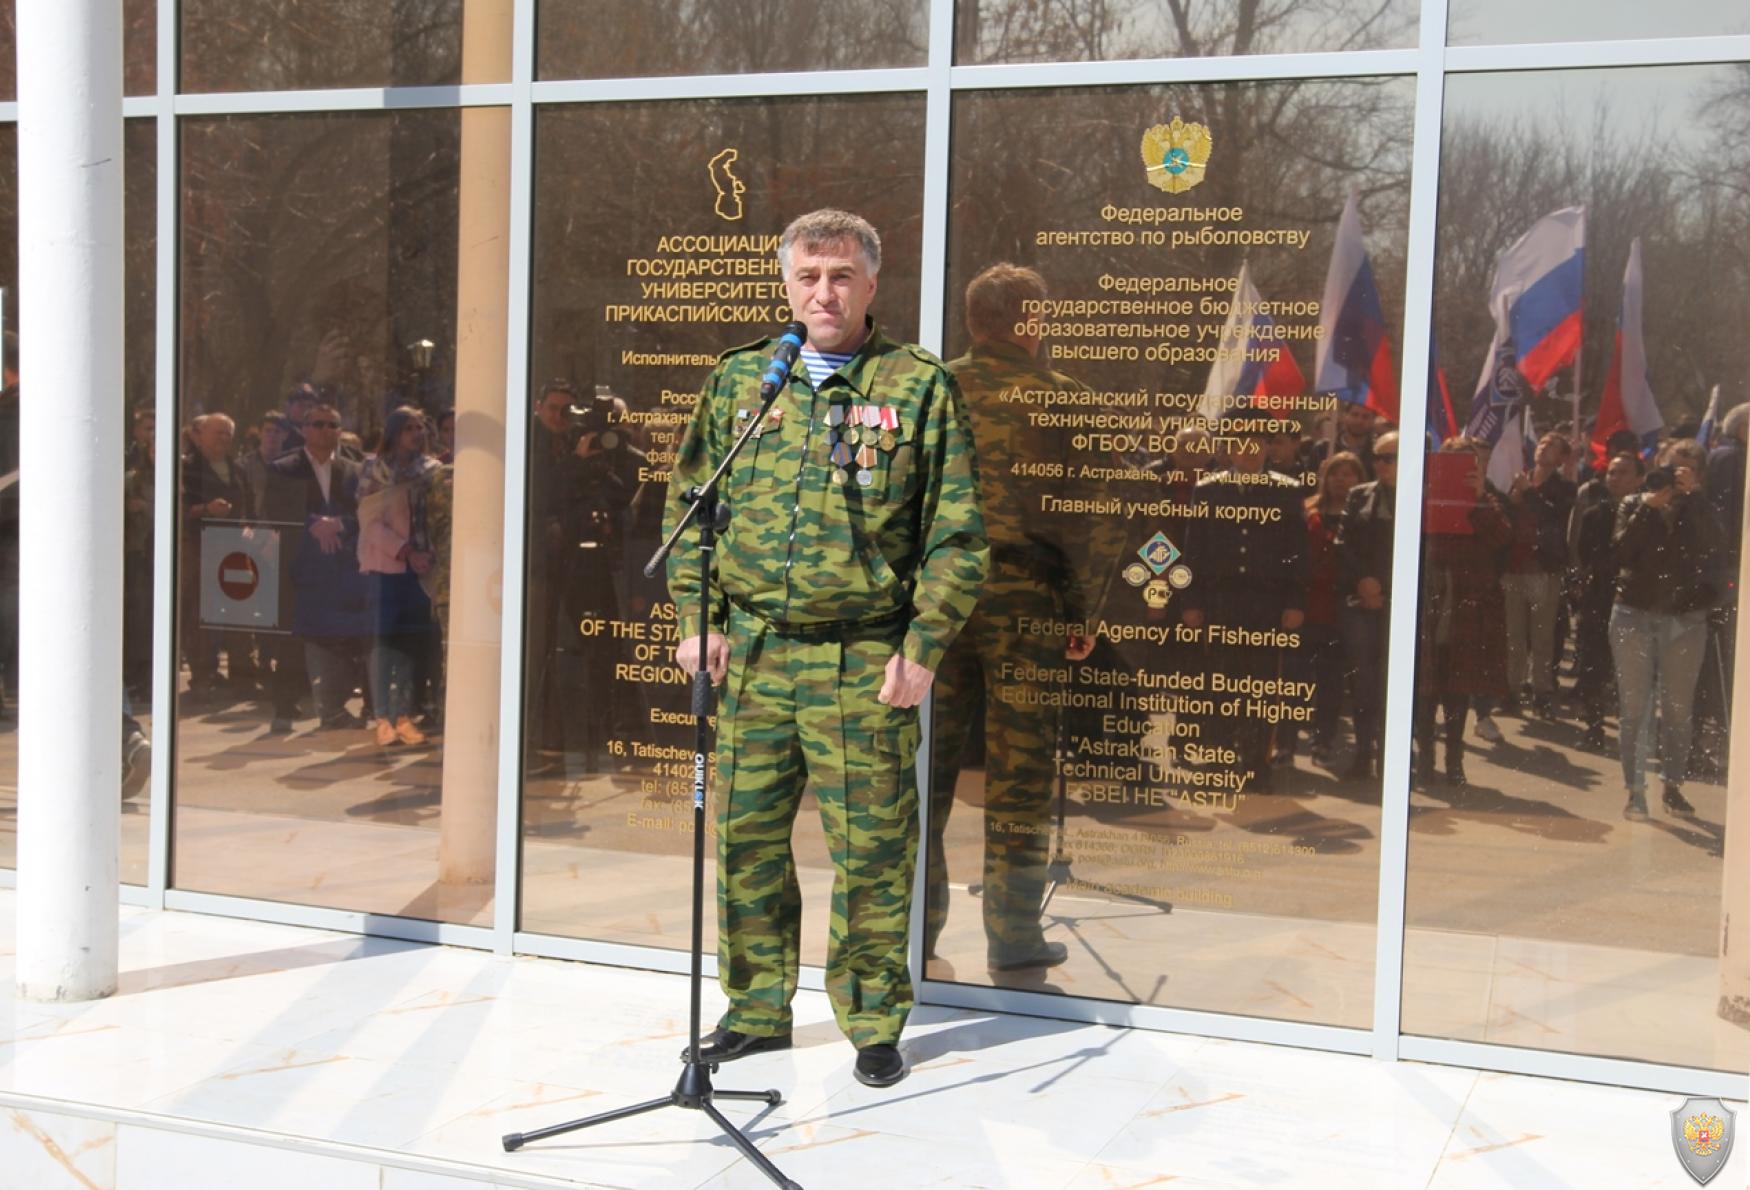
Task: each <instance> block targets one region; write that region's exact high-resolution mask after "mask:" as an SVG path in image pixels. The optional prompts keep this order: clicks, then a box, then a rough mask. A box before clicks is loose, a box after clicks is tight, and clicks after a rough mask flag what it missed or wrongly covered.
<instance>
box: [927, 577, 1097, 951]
mask: <svg viewBox="0 0 1750 1190" xmlns="http://www.w3.org/2000/svg"><path fill="white" fill-rule="evenodd" d="M1059 615H1060V609H1059V601H1058V598H1057V595H1056V593H1055V592H1054V591H1053V590H1052V589H1051V588H1050V587H1048V586H1046V585H1045V584H1044V583H1042V582H1041V581H1039V580H1038V579H1036V578H1034V577H1032V576H1030V575H1028V574H1027V573H1025V572H1024V571H1022V570H1019V569H1017V568H1013V567H1009V566H1004V565H1000V564H993V566H992V567H991V574H990V577H989V578H988V579H987V580H986V582H985V586H984V594H983V596H982V597H981V598H980V599H979V602H978V607H977V609H976V610H974V611H973V613H972V617H971V618H970V619H969V620H967V622H966V625H965V627H963V628H962V629H961V630H960V635H959V636H958V637H956V638H955V640H954V644H953V645H952V646H951V647H950V648H949V650H948V655H947V656H946V657H945V658H943V661H942V665H941V668H940V669H938V670H937V671H936V684H935V690H934V701H933V703H932V706H933V707H934V708H935V710H934V717H933V718H932V720H931V733H930V737H931V768H930V774H931V781H930V849H929V860H928V870H929V884H928V890H929V891H928V894H927V895H926V897H925V900H924V905H925V918H924V921H925V925H924V941H925V943H926V947H925V949H926V953H934V951H935V949H936V941H937V939H938V938H939V937H940V936H941V933H942V927H943V926H944V925H946V924H947V920H948V865H947V859H946V857H945V856H944V855H943V844H944V842H945V837H946V833H947V829H948V816H949V813H950V811H952V810H953V808H954V803H955V797H954V787H955V781H956V778H957V777H958V776H959V773H960V762H961V753H962V752H963V751H964V749H965V744H966V737H967V735H968V734H969V732H970V730H971V727H972V716H973V714H974V713H976V712H977V711H978V710H979V708H980V706H981V705H982V707H983V710H984V747H985V766H984V890H983V901H984V934H985V942H986V945H987V948H988V951H989V958H990V960H991V961H992V962H1003V961H1005V960H1008V959H1014V958H1021V957H1024V956H1027V955H1031V954H1033V953H1034V952H1036V951H1037V950H1038V949H1039V948H1040V946H1041V945H1043V943H1044V937H1043V934H1042V933H1041V928H1042V927H1041V925H1040V921H1039V903H1040V901H1041V900H1042V899H1043V898H1044V894H1045V877H1046V859H1047V856H1048V852H1049V849H1050V841H1051V799H1052V795H1053V793H1054V791H1055V789H1056V768H1055V764H1054V760H1053V753H1054V752H1055V744H1056V739H1057V717H1056V712H1055V710H1054V709H1052V708H1051V707H1049V706H1041V705H1038V703H1039V700H1036V699H1033V698H1029V697H1027V696H1028V695H1035V694H1040V693H1045V692H1047V691H1048V689H1049V687H1050V683H1048V682H1046V681H1045V680H1043V679H1039V678H1035V679H1031V680H1021V679H1019V678H1017V677H1015V676H1014V675H1015V673H1017V672H1020V671H1022V670H1024V669H1031V670H1033V671H1034V672H1038V671H1040V670H1045V669H1062V668H1063V667H1064V666H1065V665H1067V664H1068V663H1067V662H1065V661H1064V658H1063V650H1064V645H1065V643H1066V641H1065V638H1063V637H1060V636H1037V635H1024V634H1022V633H1021V632H1019V631H1017V625H1018V624H1019V622H1020V619H1021V617H1028V618H1031V619H1033V620H1037V621H1048V620H1053V619H1056V618H1058V616H1059ZM1005 665H1006V666H1008V667H1009V668H1010V672H1009V674H1008V675H1007V676H1005V674H1004V667H1005ZM981 694H982V696H983V697H982V698H981V697H980V695H981ZM1017 695H1020V696H1022V697H1016V696H1017Z"/></svg>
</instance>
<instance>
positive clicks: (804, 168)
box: [520, 96, 924, 963]
mask: <svg viewBox="0 0 1750 1190" xmlns="http://www.w3.org/2000/svg"><path fill="white" fill-rule="evenodd" d="M923 113H924V104H923V100H922V98H921V97H918V96H882V97H867V98H861V97H860V98H844V99H785V100H760V101H752V102H748V101H705V102H696V103H694V102H686V103H641V104H625V105H620V104H616V105H611V106H610V105H590V106H587V107H577V108H558V109H554V108H547V109H543V110H542V111H540V112H539V113H538V119H537V123H536V136H537V152H536V161H537V163H538V165H537V173H536V179H535V194H536V207H535V229H534V230H535V258H534V262H535V273H534V323H535V336H534V349H533V351H534V354H533V363H534V375H535V377H537V381H536V387H537V390H540V389H541V388H542V387H543V386H544V385H545V384H546V383H547V382H548V381H550V380H553V379H559V380H562V381H565V382H566V383H568V384H569V385H571V386H572V392H573V394H575V395H573V396H570V397H567V396H565V395H557V396H555V397H553V398H552V399H553V402H554V409H553V412H552V416H553V425H554V426H555V427H557V431H558V432H557V433H555V432H554V431H553V430H552V429H549V428H548V427H547V426H546V425H545V424H542V423H541V422H540V421H539V419H538V418H537V417H536V416H535V411H536V410H537V409H538V408H539V404H540V397H541V395H542V393H541V392H540V391H537V392H535V393H533V394H531V399H530V405H529V406H528V408H529V409H530V410H531V412H530V414H529V418H530V430H529V433H530V435H531V438H530V448H529V471H530V496H529V500H530V524H529V572H528V589H529V593H530V600H531V602H530V605H529V610H528V617H529V620H528V624H529V626H528V641H527V649H528V660H527V667H528V670H527V672H528V682H529V685H528V690H527V692H526V710H525V724H524V738H525V743H526V746H527V767H526V770H525V781H524V792H523V824H524V825H523V899H522V918H521V923H520V924H521V928H523V929H525V930H532V931H538V932H541V933H551V934H567V935H574V936H581V937H587V938H597V939H605V940H610V941H615V942H628V943H638V944H645V945H655V946H670V947H675V948H683V947H685V946H686V945H687V937H688V935H687V928H688V913H689V900H688V895H687V889H688V886H689V881H690V857H691V853H692V844H691V836H690V834H689V833H688V832H689V831H690V828H691V825H692V818H691V815H692V800H691V789H692V784H691V771H692V749H693V728H692V725H691V722H690V719H689V717H688V715H687V711H688V707H689V701H690V700H689V686H688V685H687V683H686V681H685V679H684V678H683V677H682V676H681V674H680V671H679V670H678V669H677V668H676V667H675V666H674V664H673V654H674V646H675V643H676V640H677V639H678V636H679V634H680V632H681V631H682V628H681V626H680V624H679V623H678V622H677V620H676V618H675V617H676V615H677V612H676V609H675V607H674V606H673V604H672V603H670V602H669V600H668V597H667V594H666V589H665V587H664V585H663V583H662V581H661V580H660V579H659V580H657V581H655V582H650V581H646V580H644V579H643V578H642V576H641V571H642V568H643V565H644V562H645V561H646V560H647V559H648V558H649V557H650V555H651V553H652V551H653V550H655V548H656V547H657V545H658V544H659V542H660V533H659V529H660V522H661V518H662V503H663V500H664V499H665V491H666V480H667V474H668V469H669V467H670V465H671V464H672V462H673V456H674V452H675V449H676V447H677V446H678V445H679V442H680V437H681V433H682V431H683V430H684V429H685V427H686V423H687V419H688V417H689V416H690V411H691V406H692V402H693V399H694V396H695V394H696V393H697V392H698V389H699V385H700V384H701V382H702V381H703V380H704V378H705V375H706V373H707V372H708V371H709V369H710V365H711V363H712V362H713V361H714V360H715V358H716V356H717V354H718V353H719V352H721V351H723V350H725V349H726V348H728V347H731V346H734V345H736V344H739V343H745V342H747V341H749V340H751V339H754V338H757V337H762V336H766V335H770V334H773V333H774V332H775V330H776V328H777V327H778V326H780V325H781V324H782V323H783V322H784V321H785V320H787V319H788V317H789V309H788V305H787V304H786V302H785V300H784V298H783V295H782V290H781V287H780V285H779V283H778V274H777V266H776V261H775V258H774V255H773V247H774V245H775V242H776V238H777V236H778V233H779V232H780V231H782V230H783V227H784V225H785V224H786V223H788V222H789V220H790V219H792V218H794V217H795V216H796V215H799V214H801V213H803V212H805V211H808V210H811V209H814V208H816V207H821V206H842V207H849V208H851V209H853V210H856V211H858V212H860V213H862V214H863V215H865V216H866V217H867V218H869V219H870V220H871V222H873V223H874V224H875V225H876V226H877V227H878V228H879V229H880V232H881V235H882V239H883V251H882V256H883V261H884V264H883V267H882V270H881V285H880V292H879V294H878V295H877V297H876V301H875V306H874V314H875V316H876V317H877V318H878V319H879V320H880V321H881V324H882V326H883V327H884V328H885V329H887V330H888V331H889V332H890V333H892V334H894V335H896V336H898V337H900V338H905V339H910V338H912V337H914V336H915V335H916V333H917V314H918V260H919V254H920V251H921V247H920V240H919V236H920V234H921V225H922V213H921V212H922V199H923V160H924V143H923ZM850 130H854V135H853V134H851V131H850ZM651 144H662V145H664V146H665V148H664V151H663V152H661V153H655V154H653V153H650V152H647V151H645V147H646V146H649V145H651ZM603 161H621V162H626V163H628V171H629V172H628V173H627V174H626V176H625V177H624V178H623V179H622V181H621V184H619V185H616V186H611V187H604V186H602V185H601V162H603ZM719 282H722V283H723V284H725V285H727V286H730V287H733V289H734V296H721V297H719V296H714V295H712V294H708V293H704V292H698V291H694V290H692V289H691V288H689V286H696V285H699V284H705V285H715V284H717V283H719ZM615 399H617V401H619V402H624V410H623V412H622V411H620V410H619V409H617V408H610V410H609V411H606V412H604V413H603V414H602V415H601V416H603V417H604V418H606V419H609V420H610V422H611V425H610V427H609V428H610V429H611V430H612V432H613V434H614V435H615V437H617V438H619V439H620V441H619V444H618V446H617V447H616V448H615V449H614V450H610V451H607V452H604V453H603V454H600V455H596V456H594V457H593V458H592V459H591V460H589V461H587V462H582V463H580V462H579V461H577V460H576V457H575V455H574V454H573V452H572V448H571V445H570V444H571V443H574V442H575V441H577V438H578V436H579V435H580V433H581V432H582V431H583V429H584V428H585V427H584V426H583V425H580V424H579V421H578V419H575V418H571V417H568V415H567V414H566V413H565V407H566V405H567V403H568V401H575V402H577V403H578V407H579V409H580V410H590V409H592V408H593V406H594V405H595V402H596V401H598V400H607V401H608V403H609V406H610V407H612V406H614V405H615V404H616V401H615ZM586 416H595V415H594V414H588V415H586ZM597 428H600V427H597ZM610 474H611V475H617V476H619V480H618V481H617V482H610V481H609V480H608V479H607V476H608V475H610ZM683 548H685V547H684V546H683ZM682 614H692V615H696V609H693V610H692V611H691V612H687V611H686V609H683V611H682ZM805 802H806V804H805V805H804V806H803V807H802V810H801V812H800V814H799V815H798V820H797V828H796V840H797V842H796V857H797V864H798V868H799V873H800V879H801V882H802V886H803V890H804V896H805V898H806V900H807V902H808V903H809V904H810V905H814V906H819V907H824V906H825V905H826V904H827V897H828V886H829V883H830V879H831V872H832V867H831V864H830V862H829V861H828V858H827V854H826V848H825V843H824V839H823V836H822V832H821V828H820V824H819V815H818V814H817V812H816V811H815V809H814V806H813V799H812V796H810V797H808V798H806V799H805ZM708 812H709V813H714V812H715V811H714V792H713V807H712V808H711V810H709V811H708ZM709 851H710V849H709V848H707V854H709ZM710 887H715V885H714V884H713V885H711V886H710ZM715 920H716V915H715V914H714V913H707V914H706V923H705V928H706V931H707V934H708V935H709V934H710V933H711V932H712V930H713V928H714V925H715ZM808 920H809V921H810V923H811V924H810V926H809V928H808V929H807V931H806V934H805V937H804V940H803V955H804V957H805V961H807V962H810V963H820V962H822V961H824V953H825V939H826V930H825V928H824V924H825V918H824V908H820V909H819V910H817V911H811V913H810V916H809V919H808Z"/></svg>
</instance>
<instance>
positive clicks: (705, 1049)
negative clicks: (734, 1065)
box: [681, 1026, 790, 1066]
mask: <svg viewBox="0 0 1750 1190" xmlns="http://www.w3.org/2000/svg"><path fill="white" fill-rule="evenodd" d="M789 1048H790V1035H789V1034H788V1033H777V1034H773V1035H772V1036H770V1037H759V1036H756V1035H754V1034H752V1033H743V1032H741V1030H739V1029H725V1028H723V1027H722V1026H718V1027H717V1028H715V1029H713V1030H711V1031H710V1032H709V1033H707V1034H705V1035H704V1036H703V1037H701V1038H699V1061H701V1062H703V1063H705V1065H707V1066H715V1065H716V1064H717V1063H719V1062H733V1061H735V1059H737V1058H745V1057H747V1056H748V1055H749V1054H763V1053H766V1052H767V1051H769V1050H787V1049H789ZM686 1060H687V1051H686V1050H684V1049H683V1050H682V1051H681V1061H683V1062H685V1061H686Z"/></svg>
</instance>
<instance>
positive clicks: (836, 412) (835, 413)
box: [826, 405, 845, 429]
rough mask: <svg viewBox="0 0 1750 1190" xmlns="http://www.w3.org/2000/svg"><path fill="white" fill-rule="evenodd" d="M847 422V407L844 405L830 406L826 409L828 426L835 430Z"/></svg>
mask: <svg viewBox="0 0 1750 1190" xmlns="http://www.w3.org/2000/svg"><path fill="white" fill-rule="evenodd" d="M844 422H845V407H844V406H843V405H828V406H827V407H826V424H827V425H829V426H832V427H834V428H835V429H836V428H837V427H839V426H841V425H843V424H844Z"/></svg>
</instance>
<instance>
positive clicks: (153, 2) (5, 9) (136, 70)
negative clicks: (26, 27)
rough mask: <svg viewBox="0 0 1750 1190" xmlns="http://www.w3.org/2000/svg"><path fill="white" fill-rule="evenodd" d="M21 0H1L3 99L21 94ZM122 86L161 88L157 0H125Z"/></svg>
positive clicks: (146, 91) (137, 91)
mask: <svg viewBox="0 0 1750 1190" xmlns="http://www.w3.org/2000/svg"><path fill="white" fill-rule="evenodd" d="M17 6H18V0H3V2H0V100H7V99H16V98H18V33H17V25H16V23H15V14H16V12H17ZM122 20H123V21H124V22H126V23H125V24H124V26H123V28H122V90H123V93H124V94H127V95H150V94H152V92H154V91H155V90H157V88H158V4H157V0H122Z"/></svg>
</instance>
